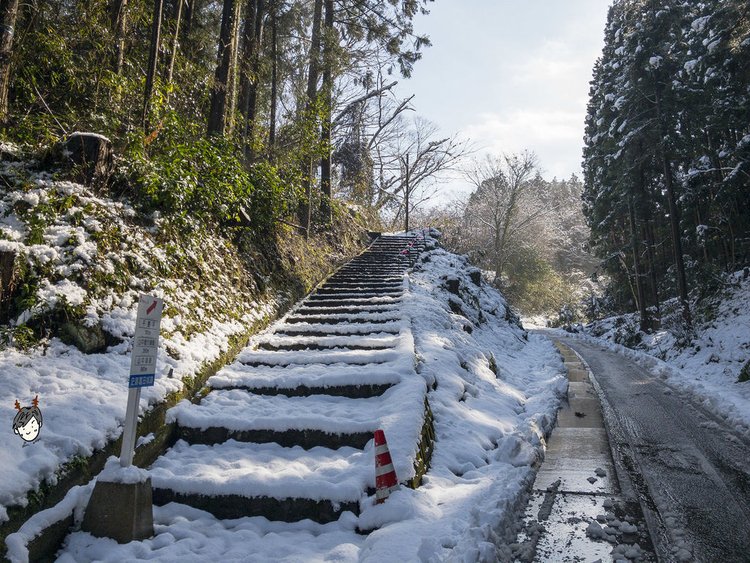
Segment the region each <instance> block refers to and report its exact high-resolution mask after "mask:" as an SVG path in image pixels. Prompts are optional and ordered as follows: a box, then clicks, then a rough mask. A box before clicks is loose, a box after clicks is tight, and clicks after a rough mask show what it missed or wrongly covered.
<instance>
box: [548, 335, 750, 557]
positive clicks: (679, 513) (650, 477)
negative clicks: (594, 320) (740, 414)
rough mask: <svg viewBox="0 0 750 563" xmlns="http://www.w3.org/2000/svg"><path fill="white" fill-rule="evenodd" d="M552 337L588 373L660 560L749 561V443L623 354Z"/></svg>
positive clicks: (616, 456) (617, 459)
mask: <svg viewBox="0 0 750 563" xmlns="http://www.w3.org/2000/svg"><path fill="white" fill-rule="evenodd" d="M559 340H560V341H562V342H563V343H565V344H567V345H568V346H570V347H571V348H573V349H574V350H575V351H576V352H577V353H578V354H580V356H581V357H582V358H583V359H584V360H585V361H586V363H587V364H588V365H589V367H590V369H591V371H592V372H593V374H594V378H595V381H594V385H595V387H598V390H599V391H600V393H601V395H602V409H603V412H604V418H605V421H606V423H607V429H608V433H609V438H610V443H611V445H612V451H613V454H614V461H615V465H616V466H617V467H618V468H619V470H620V472H621V473H623V478H624V480H625V481H627V480H630V483H629V484H628V487H629V486H632V487H633V489H634V490H635V492H636V494H637V496H638V497H639V499H640V501H641V505H642V506H643V507H644V512H645V513H646V517H647V519H648V521H649V528H650V530H651V533H652V537H653V540H654V543H655V545H656V548H657V553H658V554H659V557H660V560H663V561H698V562H707V563H709V562H715V561H716V562H719V561H720V562H727V563H729V562H742V563H748V562H750V444H748V443H746V442H745V441H743V440H742V438H741V437H740V436H739V435H738V434H736V433H735V432H734V430H733V429H732V428H730V427H728V426H727V425H726V424H725V423H724V421H722V420H721V419H719V418H717V417H715V416H713V415H712V414H711V413H708V412H707V411H705V410H704V409H703V408H701V407H700V406H698V405H696V404H694V403H693V402H692V401H691V400H690V399H689V398H687V397H686V396H683V395H682V394H681V393H679V392H678V391H676V390H674V389H673V388H672V387H670V386H668V385H666V384H665V383H664V382H663V381H662V380H660V379H659V378H657V377H655V376H653V375H651V374H650V373H648V372H647V371H646V370H645V369H643V368H641V367H640V366H638V365H636V364H634V363H632V362H631V361H630V360H628V359H627V358H625V357H623V356H621V355H619V354H616V353H614V352H611V351H608V350H605V349H604V348H602V347H599V346H597V345H594V344H590V343H587V342H583V341H580V340H577V339H575V338H572V337H565V338H559ZM623 470H624V471H623ZM618 474H619V473H618Z"/></svg>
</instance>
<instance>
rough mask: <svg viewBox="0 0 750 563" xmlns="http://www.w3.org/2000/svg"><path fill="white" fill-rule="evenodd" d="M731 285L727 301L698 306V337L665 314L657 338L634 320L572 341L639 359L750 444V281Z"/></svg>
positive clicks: (739, 275)
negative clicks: (749, 370)
mask: <svg viewBox="0 0 750 563" xmlns="http://www.w3.org/2000/svg"><path fill="white" fill-rule="evenodd" d="M726 282H727V288H726V290H725V291H724V292H723V293H722V294H721V295H719V296H716V297H714V298H712V299H709V300H706V301H704V302H703V303H701V304H700V306H698V307H696V306H695V304H693V311H694V316H695V320H694V324H695V331H694V334H693V335H686V334H684V330H683V329H681V327H680V324H679V322H677V321H672V319H671V317H672V316H678V313H677V314H676V315H669V314H665V315H664V316H665V319H664V320H663V325H664V327H663V328H661V329H660V330H657V331H655V332H653V333H652V334H645V333H642V332H640V331H639V330H638V319H637V315H635V314H631V315H623V316H620V317H611V318H608V319H604V320H602V321H597V322H594V323H591V324H589V325H587V326H586V327H579V328H578V330H579V331H578V332H575V333H573V334H572V335H573V336H576V337H577V338H584V339H586V340H588V341H591V342H596V343H599V344H601V345H604V346H606V347H608V348H609V349H611V350H613V351H616V352H618V353H620V354H622V355H624V356H626V357H628V358H631V359H633V360H634V361H636V362H638V363H639V364H640V365H642V366H644V367H646V368H647V369H649V370H650V371H651V373H653V374H654V375H656V376H658V377H661V378H663V379H664V380H666V381H667V382H668V383H669V384H670V385H672V386H674V387H676V388H678V389H679V390H681V391H682V392H684V393H687V394H688V396H690V397H691V398H692V399H693V400H694V401H695V402H697V403H698V404H701V405H703V406H704V407H705V408H706V409H708V410H709V411H711V412H713V413H714V414H716V415H718V416H719V417H721V418H723V419H725V420H726V422H727V423H728V424H730V425H732V426H734V427H735V428H736V429H737V431H738V432H740V433H742V434H745V435H746V436H747V437H749V438H750V382H744V383H740V382H738V376H739V374H740V371H741V370H742V367H743V366H744V365H745V364H746V363H747V362H748V361H750V308H748V303H750V278H745V277H744V274H743V272H736V273H734V274H732V275H731V276H729V277H728V279H727V280H726ZM670 305H672V304H671V303H667V304H665V306H664V308H665V309H666V310H667V312H669V309H670ZM565 334H568V333H565ZM688 339H689V343H688ZM626 345H627V346H626Z"/></svg>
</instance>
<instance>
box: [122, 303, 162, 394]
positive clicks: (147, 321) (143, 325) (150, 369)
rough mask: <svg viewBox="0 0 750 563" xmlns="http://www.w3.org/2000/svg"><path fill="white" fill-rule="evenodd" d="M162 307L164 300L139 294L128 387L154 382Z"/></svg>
mask: <svg viewBox="0 0 750 563" xmlns="http://www.w3.org/2000/svg"><path fill="white" fill-rule="evenodd" d="M163 308H164V301H163V300H161V299H158V298H157V297H152V296H150V295H141V299H140V300H139V301H138V313H137V317H136V321H135V336H134V337H133V355H132V357H131V359H130V381H129V382H128V387H148V386H151V385H153V384H154V379H155V375H156V355H157V352H158V350H159V327H160V325H161V312H162V309H163Z"/></svg>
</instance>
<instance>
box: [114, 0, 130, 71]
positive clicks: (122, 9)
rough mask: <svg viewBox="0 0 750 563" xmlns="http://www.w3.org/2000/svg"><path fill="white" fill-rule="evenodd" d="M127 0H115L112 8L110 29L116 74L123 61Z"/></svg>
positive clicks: (120, 68)
mask: <svg viewBox="0 0 750 563" xmlns="http://www.w3.org/2000/svg"><path fill="white" fill-rule="evenodd" d="M127 8H128V0H115V2H114V4H113V6H112V28H113V29H114V32H115V56H114V61H113V65H112V66H113V68H114V71H115V73H116V74H120V73H121V72H122V64H123V62H124V61H125V28H126V26H127V15H128V14H127Z"/></svg>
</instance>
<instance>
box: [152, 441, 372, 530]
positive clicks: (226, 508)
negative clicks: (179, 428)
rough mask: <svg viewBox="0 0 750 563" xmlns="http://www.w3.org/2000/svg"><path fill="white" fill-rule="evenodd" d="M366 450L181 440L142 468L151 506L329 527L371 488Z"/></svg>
mask: <svg viewBox="0 0 750 563" xmlns="http://www.w3.org/2000/svg"><path fill="white" fill-rule="evenodd" d="M371 450H372V446H371V444H370V448H369V449H368V450H364V451H363V450H360V449H355V448H349V447H345V448H339V449H337V450H331V449H329V448H321V447H316V448H312V449H310V450H305V449H303V448H300V447H293V448H285V447H283V446H279V445H278V444H273V443H269V444H254V443H243V442H237V441H235V440H229V441H227V442H223V443H221V444H215V445H204V444H195V445H191V444H188V443H187V442H185V441H184V440H180V441H178V442H177V443H176V444H175V445H174V447H172V448H171V449H170V450H168V451H167V452H166V453H165V454H164V455H162V456H161V457H159V458H158V459H157V460H156V461H155V462H154V464H153V465H152V466H151V467H150V468H149V474H150V476H151V482H152V487H153V498H154V504H157V505H164V504H166V503H169V502H179V503H183V504H187V505H190V506H193V507H195V508H199V509H201V510H206V511H208V512H210V513H211V514H213V515H214V516H216V517H217V518H225V519H234V518H242V517H246V516H264V517H266V518H268V519H270V520H283V521H288V522H295V521H299V520H303V519H305V518H310V519H311V520H314V521H316V522H332V521H334V520H337V519H338V517H339V516H340V515H341V513H342V512H344V511H347V510H348V511H351V512H353V513H355V514H358V513H359V501H360V499H361V498H362V497H363V495H364V494H365V493H366V492H367V490H368V489H370V488H372V487H373V486H374V481H375V471H374V466H373V453H372V451H371Z"/></svg>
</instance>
